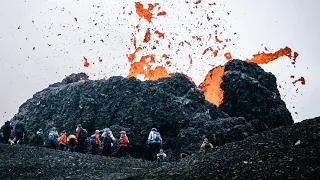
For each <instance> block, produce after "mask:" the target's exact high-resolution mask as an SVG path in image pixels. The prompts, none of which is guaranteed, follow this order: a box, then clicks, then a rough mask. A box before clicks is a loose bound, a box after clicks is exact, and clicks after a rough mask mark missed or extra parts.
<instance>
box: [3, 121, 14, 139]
mask: <svg viewBox="0 0 320 180" xmlns="http://www.w3.org/2000/svg"><path fill="white" fill-rule="evenodd" d="M12 129H13V127H12V126H11V125H10V121H7V122H5V123H4V125H3V126H2V127H1V131H2V133H3V142H4V143H5V144H9V139H10V136H11V130H12Z"/></svg>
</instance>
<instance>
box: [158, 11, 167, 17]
mask: <svg viewBox="0 0 320 180" xmlns="http://www.w3.org/2000/svg"><path fill="white" fill-rule="evenodd" d="M164 15H167V12H165V11H161V12H158V14H157V16H164Z"/></svg>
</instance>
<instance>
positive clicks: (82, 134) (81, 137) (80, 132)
mask: <svg viewBox="0 0 320 180" xmlns="http://www.w3.org/2000/svg"><path fill="white" fill-rule="evenodd" d="M76 137H77V141H78V146H77V149H78V152H80V153H84V149H85V141H86V139H87V137H88V132H87V130H86V129H84V128H83V127H82V125H81V124H78V126H77V129H76Z"/></svg>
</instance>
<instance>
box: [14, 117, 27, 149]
mask: <svg viewBox="0 0 320 180" xmlns="http://www.w3.org/2000/svg"><path fill="white" fill-rule="evenodd" d="M14 131H15V133H16V138H15V143H16V144H22V139H23V136H24V134H26V130H25V128H24V125H23V122H22V121H21V120H19V122H18V123H17V124H16V126H15V128H14Z"/></svg>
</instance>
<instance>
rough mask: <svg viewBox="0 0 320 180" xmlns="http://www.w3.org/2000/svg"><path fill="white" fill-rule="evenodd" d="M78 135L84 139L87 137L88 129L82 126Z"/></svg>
mask: <svg viewBox="0 0 320 180" xmlns="http://www.w3.org/2000/svg"><path fill="white" fill-rule="evenodd" d="M80 137H81V138H82V139H86V138H87V137H88V131H87V130H85V129H83V128H82V130H81V132H80Z"/></svg>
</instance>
